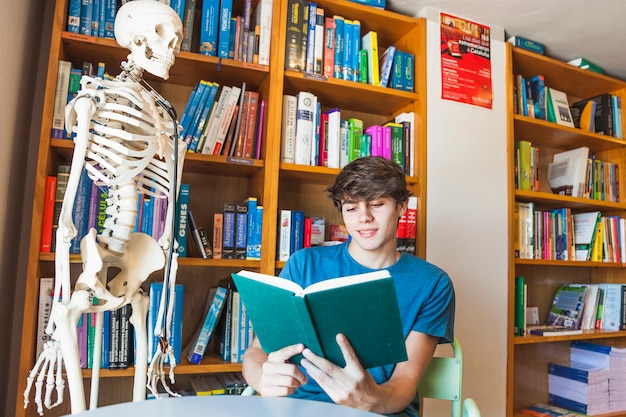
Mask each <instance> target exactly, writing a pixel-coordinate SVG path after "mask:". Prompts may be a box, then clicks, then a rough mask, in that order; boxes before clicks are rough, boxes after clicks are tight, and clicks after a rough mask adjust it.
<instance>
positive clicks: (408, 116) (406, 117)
mask: <svg viewBox="0 0 626 417" xmlns="http://www.w3.org/2000/svg"><path fill="white" fill-rule="evenodd" d="M395 122H396V123H402V122H409V123H410V126H411V133H410V135H411V140H410V142H409V145H410V148H409V149H408V152H409V175H410V176H413V175H415V112H412V111H411V112H404V113H400V114H399V115H397V116H396V118H395Z"/></svg>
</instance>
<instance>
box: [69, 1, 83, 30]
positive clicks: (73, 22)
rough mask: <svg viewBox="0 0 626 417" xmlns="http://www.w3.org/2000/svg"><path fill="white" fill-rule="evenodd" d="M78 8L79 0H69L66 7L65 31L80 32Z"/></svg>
mask: <svg viewBox="0 0 626 417" xmlns="http://www.w3.org/2000/svg"><path fill="white" fill-rule="evenodd" d="M80 8H81V0H70V2H69V6H68V8H67V31H68V32H70V33H79V32H80Z"/></svg>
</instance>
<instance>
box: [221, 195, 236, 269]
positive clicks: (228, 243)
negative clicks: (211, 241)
mask: <svg viewBox="0 0 626 417" xmlns="http://www.w3.org/2000/svg"><path fill="white" fill-rule="evenodd" d="M222 214H223V215H224V217H223V223H222V259H235V227H236V226H235V224H236V215H235V204H234V203H224V204H223V206H222Z"/></svg>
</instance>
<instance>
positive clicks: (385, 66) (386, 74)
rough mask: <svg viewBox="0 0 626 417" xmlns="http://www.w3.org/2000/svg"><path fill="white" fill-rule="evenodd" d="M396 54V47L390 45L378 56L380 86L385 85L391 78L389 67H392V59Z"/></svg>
mask: <svg viewBox="0 0 626 417" xmlns="http://www.w3.org/2000/svg"><path fill="white" fill-rule="evenodd" d="M395 55H396V47H395V46H393V45H391V46H389V47H388V48H387V49H385V52H383V54H382V55H381V57H380V86H381V87H387V86H388V85H389V79H390V78H391V69H392V68H393V60H394V57H395Z"/></svg>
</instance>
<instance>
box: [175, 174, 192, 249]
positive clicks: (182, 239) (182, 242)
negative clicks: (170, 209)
mask: <svg viewBox="0 0 626 417" xmlns="http://www.w3.org/2000/svg"><path fill="white" fill-rule="evenodd" d="M189 191H190V185H189V184H185V183H183V184H180V189H179V191H178V200H177V203H178V207H177V208H176V219H177V221H178V222H177V223H176V243H178V246H177V247H176V253H178V256H180V257H185V256H187V223H188V219H187V218H188V210H189Z"/></svg>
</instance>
